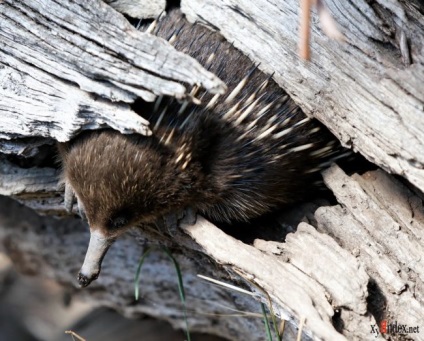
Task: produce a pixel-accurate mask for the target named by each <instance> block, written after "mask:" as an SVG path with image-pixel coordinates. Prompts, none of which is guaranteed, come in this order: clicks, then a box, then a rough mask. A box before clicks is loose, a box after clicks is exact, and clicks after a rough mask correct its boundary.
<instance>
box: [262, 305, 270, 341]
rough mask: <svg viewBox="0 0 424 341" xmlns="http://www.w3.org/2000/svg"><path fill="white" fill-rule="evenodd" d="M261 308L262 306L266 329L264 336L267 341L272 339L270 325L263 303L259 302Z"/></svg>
mask: <svg viewBox="0 0 424 341" xmlns="http://www.w3.org/2000/svg"><path fill="white" fill-rule="evenodd" d="M261 308H262V315H263V316H264V322H265V330H266V336H267V340H268V341H272V335H271V327H270V325H269V320H268V314H267V312H266V310H265V304H263V303H262V302H261Z"/></svg>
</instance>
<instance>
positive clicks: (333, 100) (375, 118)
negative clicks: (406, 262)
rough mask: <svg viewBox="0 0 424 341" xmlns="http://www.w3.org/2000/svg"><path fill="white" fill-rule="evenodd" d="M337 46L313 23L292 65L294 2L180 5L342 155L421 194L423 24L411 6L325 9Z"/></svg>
mask: <svg viewBox="0 0 424 341" xmlns="http://www.w3.org/2000/svg"><path fill="white" fill-rule="evenodd" d="M325 2H326V4H327V6H328V8H329V10H330V12H331V14H332V15H333V17H334V19H335V20H336V21H337V23H338V25H339V26H340V30H341V31H342V32H343V34H344V35H345V37H346V42H345V43H340V42H336V41H332V40H330V39H329V38H327V37H326V36H325V35H324V34H323V33H322V31H321V30H320V28H319V27H318V24H317V22H318V18H317V17H316V16H314V17H313V26H312V31H313V32H312V40H311V50H312V60H311V62H305V61H303V60H301V59H300V58H299V57H298V47H297V46H298V34H297V32H298V21H299V1H298V0H287V1H269V0H258V1H254V2H252V1H251V0H182V2H181V6H182V10H183V12H185V13H186V15H187V16H188V18H189V20H191V21H195V20H198V21H202V22H206V23H210V24H211V25H212V26H213V27H216V28H217V29H219V30H220V32H221V33H222V34H223V35H224V36H225V37H226V38H227V40H229V41H231V42H234V45H235V46H236V47H237V48H239V49H240V50H242V51H243V52H245V53H246V54H247V55H249V56H250V57H251V58H252V59H253V60H255V61H256V62H259V63H260V68H262V69H263V70H264V71H266V72H267V73H270V74H271V73H273V74H274V79H275V80H276V81H277V82H278V83H279V84H280V85H281V86H282V88H284V89H285V90H286V91H287V92H288V93H289V94H290V96H291V97H292V98H293V99H294V100H295V101H296V102H297V104H298V105H299V106H300V107H301V108H302V109H303V110H304V111H305V112H306V113H307V114H310V115H313V116H315V117H317V118H318V119H319V120H320V121H322V122H323V123H324V124H325V125H326V126H327V127H329V128H330V130H331V131H332V132H333V133H334V134H335V135H336V136H337V137H338V138H339V139H340V140H341V141H342V142H343V143H344V144H346V145H348V146H352V148H353V149H354V150H357V151H359V152H360V153H361V154H363V155H364V156H365V157H366V158H367V159H368V160H370V161H372V162H374V163H376V164H377V165H379V166H380V167H382V168H384V169H386V170H387V171H389V172H393V173H396V174H400V175H402V176H404V177H406V178H407V179H408V180H409V181H410V182H411V183H413V184H414V185H415V186H417V187H418V188H420V189H421V190H422V191H424V54H423V53H422V51H423V49H424V34H423V32H424V15H423V6H422V3H421V4H420V3H419V2H418V1H406V0H405V1H404V0H393V1H377V2H373V3H370V2H369V1H365V0H349V1H338V0H327V1H325Z"/></svg>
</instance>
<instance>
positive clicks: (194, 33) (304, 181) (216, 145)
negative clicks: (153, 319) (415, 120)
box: [147, 11, 340, 221]
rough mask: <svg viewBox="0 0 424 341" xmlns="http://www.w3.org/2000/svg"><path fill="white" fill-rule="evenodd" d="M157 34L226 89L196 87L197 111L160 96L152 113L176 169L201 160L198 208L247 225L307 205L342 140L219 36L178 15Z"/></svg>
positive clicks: (168, 18)
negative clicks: (203, 180)
mask: <svg viewBox="0 0 424 341" xmlns="http://www.w3.org/2000/svg"><path fill="white" fill-rule="evenodd" d="M154 34H156V35H158V36H161V37H163V38H165V39H168V40H169V41H170V42H171V43H172V44H173V45H174V46H175V48H176V49H177V50H180V51H182V52H184V53H187V54H189V55H191V56H192V57H194V58H196V59H197V60H198V61H199V62H200V63H201V64H202V65H204V66H205V67H206V68H207V69H208V70H209V71H211V72H213V73H215V74H216V75H217V76H218V77H220V78H221V79H222V80H223V81H224V82H225V83H226V84H227V86H228V91H227V94H226V95H223V96H212V95H210V94H207V93H205V92H202V91H200V89H198V88H197V87H194V88H193V89H192V92H191V94H192V96H194V97H197V98H199V99H200V100H201V101H202V105H199V106H196V105H193V104H188V102H183V103H181V104H179V103H177V101H171V103H169V101H167V100H163V99H161V98H160V99H159V100H158V101H157V102H156V103H155V105H154V107H153V110H152V111H153V112H152V113H151V114H150V115H147V118H148V119H149V121H150V122H151V123H152V126H153V128H154V129H153V132H154V134H156V135H157V136H159V137H160V139H161V141H162V143H163V144H165V145H169V146H173V148H174V149H175V151H176V153H175V157H176V159H175V164H176V165H178V166H179V167H180V168H181V169H184V168H185V167H186V166H187V164H188V163H189V162H191V161H192V160H197V161H199V162H200V163H201V165H202V167H203V171H204V172H205V173H206V174H207V175H208V181H209V184H208V186H207V188H205V196H204V198H199V199H200V200H199V202H198V203H197V204H196V206H197V207H198V208H199V209H200V210H201V211H203V213H205V214H207V215H209V216H212V217H213V218H214V219H216V220H226V221H231V220H247V219H250V218H252V217H255V216H258V215H261V214H263V213H266V212H268V211H269V210H270V209H272V208H275V207H277V206H279V205H282V204H286V203H291V202H295V201H298V200H301V199H304V198H305V196H306V195H307V194H308V193H309V192H310V191H311V185H312V183H313V182H314V181H315V180H317V178H318V176H317V175H318V173H319V171H320V170H321V169H322V168H323V167H325V166H327V165H328V163H329V160H330V159H331V157H334V156H336V155H337V154H339V153H340V150H339V145H338V142H337V140H336V139H335V138H334V137H333V136H332V135H331V134H330V133H329V132H328V131H327V130H326V129H325V128H324V127H322V126H321V125H320V124H319V123H318V122H317V121H314V120H311V119H309V118H307V117H306V116H305V115H304V113H303V112H302V111H301V109H300V108H299V107H298V106H296V105H295V103H294V102H293V101H292V100H291V99H290V98H289V97H288V95H287V94H286V93H285V92H284V91H283V90H282V89H281V88H280V87H279V86H278V85H277V84H276V83H275V82H274V81H273V80H272V78H271V77H269V76H267V75H265V74H264V73H262V72H261V71H260V70H259V69H258V67H257V65H254V64H253V63H252V62H251V61H250V60H249V59H248V58H247V57H246V56H244V55H243V54H242V53H241V52H240V51H238V50H237V49H235V48H234V47H233V46H232V45H231V44H229V43H228V42H226V41H225V40H224V39H223V38H222V37H221V36H220V35H219V34H217V33H215V32H212V31H210V30H208V29H206V28H205V27H203V26H200V25H190V24H188V23H187V22H186V21H185V19H184V18H183V17H182V15H181V14H180V13H179V12H178V11H173V12H171V13H170V14H169V15H168V16H166V17H165V18H164V19H162V20H160V21H159V23H158V25H157V28H156V30H155V31H154ZM207 193H209V194H210V195H206V194H207ZM204 200H206V201H204Z"/></svg>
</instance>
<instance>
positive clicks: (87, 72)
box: [0, 0, 225, 141]
mask: <svg viewBox="0 0 424 341" xmlns="http://www.w3.org/2000/svg"><path fill="white" fill-rule="evenodd" d="M180 82H184V83H186V84H189V85H193V84H199V85H201V86H203V87H204V88H205V89H207V90H209V91H211V92H219V93H222V92H223V91H224V89H225V85H224V84H223V83H222V82H221V81H220V80H219V79H218V78H217V77H216V76H214V75H213V74H211V73H210V72H208V71H206V70H205V69H204V68H203V67H201V66H200V64H199V63H198V62H197V61H195V60H193V59H192V58H190V57H188V56H186V55H184V54H182V53H179V52H177V51H175V50H174V48H173V47H172V46H171V45H170V44H168V42H166V41H164V40H162V39H160V38H157V37H154V36H152V35H150V34H146V33H142V32H139V31H137V30H136V29H135V28H133V27H132V26H131V25H130V24H129V23H128V22H127V21H126V19H125V18H124V17H123V16H122V15H121V14H119V13H117V12H115V11H114V10H112V9H111V8H110V7H109V6H108V5H106V4H104V3H102V2H101V1H99V0H94V1H90V2H89V3H88V2H86V1H82V0H75V1H65V2H63V1H59V0H56V1H55V0H51V1H50V0H43V1H34V0H31V1H25V2H21V1H14V0H6V1H2V2H1V3H0V84H1V86H0V95H1V97H2V101H1V102H0V131H1V133H0V138H3V139H10V138H11V137H24V136H43V137H53V138H54V139H56V140H58V141H67V140H69V139H70V137H71V136H73V135H75V133H76V132H77V131H78V130H80V129H96V128H100V127H104V126H109V127H112V128H114V129H117V130H119V131H121V132H123V133H129V132H137V133H141V134H147V135H148V134H149V129H148V127H147V124H148V123H147V122H146V121H145V120H143V119H142V118H141V117H139V116H138V115H136V114H135V113H134V112H133V111H132V110H131V108H130V107H129V106H128V105H127V104H125V103H132V102H134V100H135V99H136V98H138V97H141V98H143V99H145V100H147V101H153V100H154V99H155V97H156V95H162V94H166V95H171V96H174V97H177V98H185V97H186V96H187V89H186V86H184V85H183V84H181V83H180ZM99 96H100V98H99Z"/></svg>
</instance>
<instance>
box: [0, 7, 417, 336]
mask: <svg viewBox="0 0 424 341" xmlns="http://www.w3.org/2000/svg"><path fill="white" fill-rule="evenodd" d="M327 5H328V8H329V10H330V12H331V13H332V15H333V17H334V18H335V20H336V21H337V22H338V24H339V26H340V29H341V31H342V32H343V34H344V35H345V37H346V42H345V43H344V44H341V43H338V42H335V41H331V40H330V39H328V38H326V37H325V36H324V34H323V33H322V32H321V30H320V29H319V27H318V26H317V25H316V24H315V21H316V20H315V17H314V20H313V21H314V24H313V34H312V44H311V48H312V61H311V62H305V61H302V60H300V59H299V57H298V56H297V45H298V40H297V25H298V12H299V9H298V6H299V4H298V1H294V0H288V1H283V2H279V3H278V4H273V3H271V2H268V1H264V0H262V1H255V2H252V1H248V0H241V1H230V0H221V1H219V0H216V1H208V0H207V1H196V0H187V1H186V0H183V1H182V3H181V6H182V10H183V11H184V12H185V13H186V14H187V16H188V17H189V18H190V19H191V20H194V19H195V18H197V19H200V20H202V21H203V22H208V23H210V24H212V25H213V26H214V27H215V28H219V30H220V31H221V32H222V34H223V35H224V36H225V37H226V38H227V39H228V40H229V41H233V42H234V45H235V46H236V47H238V48H240V49H241V50H243V51H245V52H246V53H247V54H248V55H249V56H250V57H251V58H252V59H253V60H255V61H258V62H260V63H261V64H260V68H262V69H263V70H264V71H265V72H268V73H274V79H275V80H276V81H277V82H279V84H280V85H281V86H282V87H283V88H284V89H286V90H287V92H288V93H289V94H290V95H291V96H292V97H293V98H294V99H295V100H296V102H297V103H298V104H299V105H300V106H301V107H302V109H303V110H305V112H307V113H308V114H310V115H313V116H315V117H317V118H318V119H320V120H321V121H322V122H323V123H324V124H326V125H327V126H328V127H329V128H330V129H331V130H332V131H333V133H335V134H336V136H338V137H339V138H340V139H341V141H342V142H344V143H345V144H346V145H348V146H351V147H352V148H353V149H355V150H357V151H359V152H360V153H362V154H363V155H364V156H365V157H367V158H368V159H369V160H370V161H372V162H374V163H375V164H376V165H378V166H379V167H381V168H383V169H385V170H387V171H390V172H393V173H396V174H399V175H402V176H404V177H405V178H406V179H407V180H408V181H409V182H411V183H412V184H414V185H415V186H416V187H417V188H415V189H414V188H412V186H410V184H409V183H408V182H407V181H405V180H404V179H403V180H399V179H396V178H395V177H393V176H392V175H389V174H387V173H386V172H385V171H384V170H381V169H380V170H377V171H373V172H367V173H365V174H363V175H357V174H355V175H352V176H348V175H346V173H345V172H344V171H343V170H342V169H340V168H339V167H337V166H333V167H332V168H330V169H329V170H328V171H326V172H324V175H323V176H324V180H325V183H326V184H327V186H328V187H329V188H330V189H331V190H332V191H333V193H334V195H335V197H336V199H337V202H338V204H337V205H333V206H330V205H322V206H321V207H319V208H318V209H317V210H316V208H317V207H318V206H319V205H318V204H317V203H306V204H304V205H299V207H296V209H294V210H293V212H290V213H287V212H285V213H284V214H282V218H281V219H282V220H283V221H284V224H282V225H281V226H279V231H278V232H275V231H273V230H272V229H271V230H269V229H264V231H262V229H260V228H259V227H258V230H257V231H255V240H254V242H253V243H247V242H242V241H240V240H237V239H235V238H234V237H231V236H229V235H227V234H226V233H224V232H223V231H222V230H220V229H218V228H217V227H215V226H214V225H213V224H211V223H210V222H208V221H207V220H205V219H204V218H202V217H199V218H198V220H197V223H196V224H195V225H193V226H187V225H183V226H181V229H178V231H175V232H174V234H173V235H172V236H170V235H169V233H168V232H167V231H155V230H152V229H149V228H145V229H135V230H134V231H133V232H132V233H131V235H128V236H126V237H125V238H123V239H121V240H118V242H117V244H115V245H114V246H113V247H112V248H111V250H110V251H109V253H108V254H107V256H106V259H105V262H104V265H103V270H102V274H101V276H100V278H99V279H98V280H97V281H96V282H94V283H93V285H92V287H90V288H88V289H84V290H78V289H75V294H76V295H82V296H84V297H87V298H89V299H92V300H95V301H96V302H98V304H102V305H107V306H111V307H115V308H117V309H119V310H120V311H122V312H123V313H124V314H126V315H131V316H136V315H139V314H142V313H145V314H149V315H152V316H157V317H159V318H163V319H167V320H169V321H170V322H171V323H173V324H174V325H175V326H177V327H181V328H184V322H183V307H182V305H181V302H180V301H179V297H178V293H177V286H176V275H175V269H174V268H173V266H172V265H171V263H170V261H169V259H167V256H166V255H165V254H164V253H163V252H162V251H160V250H159V249H158V250H156V251H153V252H152V254H151V256H150V257H149V261H148V262H146V264H145V265H144V266H143V270H142V282H141V283H142V289H141V292H142V294H144V299H143V300H142V301H141V302H134V299H133V288H132V286H133V277H134V274H135V270H136V267H137V263H138V260H139V258H140V256H141V254H142V252H143V250H146V248H147V247H148V246H147V245H148V244H153V245H165V246H167V247H169V248H170V249H171V250H172V253H173V255H174V256H175V257H176V258H177V260H178V262H179V264H180V266H181V268H182V274H183V279H184V282H185V288H186V290H187V297H188V299H187V307H188V309H189V324H190V326H191V329H192V330H197V331H202V332H209V333H214V334H217V335H221V336H224V337H227V338H229V339H234V340H241V339H243V340H261V339H264V338H265V330H264V328H263V323H262V320H261V319H262V316H261V313H260V306H259V303H258V300H260V301H262V302H264V303H265V305H268V306H269V302H272V308H273V311H274V313H275V314H276V315H277V316H278V317H280V318H282V319H284V320H286V321H287V323H286V328H285V334H284V337H285V338H287V339H294V338H295V336H296V333H297V330H296V328H297V327H298V326H299V324H300V321H301V320H305V323H304V327H303V337H304V339H324V340H346V339H348V340H353V339H358V340H363V339H368V338H369V337H370V336H373V337H376V338H380V339H382V338H383V337H382V336H381V335H378V334H372V331H373V330H374V329H373V328H372V326H375V325H377V324H379V323H380V322H381V321H384V320H386V321H388V322H389V323H391V322H394V321H398V322H399V323H401V324H406V325H407V326H408V327H409V326H410V327H415V326H420V323H421V321H424V295H423V280H424V275H423V274H424V271H423V270H424V268H423V267H424V263H423V261H422V258H423V256H424V246H423V245H422V243H421V241H422V238H423V237H424V235H423V231H424V209H423V201H422V192H421V191H422V190H423V189H424V171H423V164H424V152H423V150H424V149H423V145H424V118H423V117H424V116H423V108H424V91H423V90H424V89H423V80H424V68H423V64H424V57H423V55H422V53H421V51H422V49H423V39H424V38H423V37H424V34H423V33H424V25H423V22H424V20H423V15H422V13H423V7H422V5H420V4H419V3H418V2H408V3H406V2H404V1H396V0H394V1H390V2H384V3H383V2H381V1H377V2H373V3H372V5H370V4H368V3H366V2H364V1H361V0H354V1H353V0H352V1H345V2H343V3H342V4H341V3H340V2H336V1H327ZM0 43H1V44H0V83H1V87H0V95H1V98H2V99H1V101H0V138H1V140H0V152H1V153H2V154H1V155H0V194H1V195H4V196H10V197H12V198H14V199H16V200H18V201H20V202H21V203H24V204H25V205H26V206H28V207H30V208H32V209H33V210H35V211H36V212H38V213H40V214H44V215H54V216H62V219H60V220H56V219H52V218H49V217H46V218H40V217H39V216H37V215H36V214H34V213H33V212H31V211H30V210H28V209H26V208H22V207H18V206H17V205H16V203H14V202H13V201H12V200H10V199H7V198H0V199H1V200H0V248H1V249H3V251H5V252H7V253H8V254H9V255H10V256H11V257H12V259H13V260H14V262H15V263H16V264H17V265H18V266H19V267H20V269H21V270H22V271H24V272H26V273H31V274H34V275H38V276H48V277H51V278H54V279H56V280H58V281H60V282H61V283H63V284H65V285H67V286H70V287H74V286H75V285H76V279H75V276H76V272H77V271H78V269H79V267H80V265H81V264H82V261H83V255H84V253H85V250H86V246H87V243H88V229H87V227H86V225H85V224H84V223H82V222H80V221H79V220H78V219H76V218H69V217H68V218H66V219H65V218H63V216H65V215H66V213H65V210H64V207H63V189H62V188H61V186H60V185H59V179H58V178H59V173H60V172H59V170H58V169H55V168H52V167H47V166H46V165H45V164H44V160H45V158H46V154H48V153H51V152H52V151H53V150H54V143H55V141H67V140H69V139H70V138H71V137H73V136H75V135H76V134H77V133H78V132H79V131H80V130H82V129H96V128H101V127H105V126H109V127H112V128H114V129H117V130H119V131H121V132H122V133H129V132H136V133H140V134H145V135H148V134H149V127H148V122H146V121H145V120H143V119H142V118H141V117H140V116H138V115H137V114H136V113H135V112H134V111H133V110H132V105H133V103H134V101H135V100H136V99H137V98H139V97H141V98H143V99H144V100H148V101H152V100H154V99H155V97H156V96H158V95H172V96H175V97H178V98H189V94H188V91H187V85H192V84H200V85H202V86H203V87H205V88H206V89H208V90H210V91H212V92H222V91H223V90H224V88H225V86H224V85H223V84H222V83H221V82H220V80H219V79H217V78H216V77H215V76H214V75H212V74H210V73H209V72H207V71H206V70H204V69H203V68H202V67H201V66H200V65H199V64H198V63H197V62H195V61H194V60H192V59H191V58H189V57H188V56H186V55H184V54H182V53H179V52H176V51H175V50H174V49H173V48H172V47H171V46H170V45H169V44H168V43H166V42H164V41H162V40H159V39H158V38H155V37H152V36H150V35H148V34H144V33H141V32H138V31H136V30H135V29H134V28H133V27H132V26H131V25H130V24H129V23H128V22H127V21H126V19H125V18H124V17H123V16H121V15H120V14H118V13H116V12H115V11H114V10H113V9H112V8H110V7H109V6H107V5H105V4H103V3H102V2H100V1H97V0H92V1H91V2H90V5H87V2H85V1H82V0H72V1H64V0H38V1H35V0H25V1H14V0H2V1H1V2H0ZM59 47H60V48H59ZM180 82H183V84H181V83H180ZM304 216H306V217H307V218H303V217H304ZM300 221H301V222H300ZM299 222H300V224H299ZM265 230H266V231H265ZM289 232H290V233H289ZM282 235H286V236H285V238H283V237H282ZM197 274H203V275H207V276H209V277H211V278H214V279H217V280H220V281H224V282H232V283H233V284H236V285H237V286H239V287H241V288H244V289H245V290H247V291H248V292H250V293H251V294H252V296H251V295H247V294H242V293H239V292H235V291H229V290H228V289H226V288H224V287H221V286H212V285H211V284H209V283H208V282H205V281H204V280H200V279H199V278H198V277H197V276H196V275H197ZM222 305H224V306H226V307H228V308H229V309H234V310H237V311H239V310H243V311H247V312H251V313H253V314H254V316H255V317H256V318H249V317H246V316H243V317H233V318H231V319H229V318H228V317H222V316H218V317H217V316H214V317H211V316H209V315H207V314H214V313H221V314H222V313H224V314H225V313H228V310H224V309H223V308H222ZM230 312H231V310H230ZM392 337H393V338H397V337H400V336H398V335H392ZM408 337H411V338H412V339H414V340H423V339H424V333H421V334H420V333H414V334H408Z"/></svg>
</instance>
